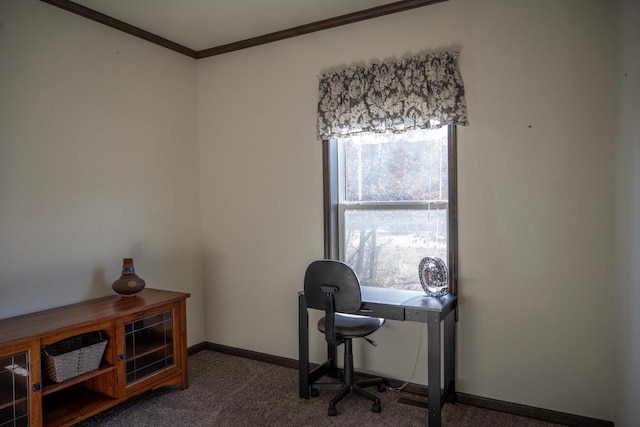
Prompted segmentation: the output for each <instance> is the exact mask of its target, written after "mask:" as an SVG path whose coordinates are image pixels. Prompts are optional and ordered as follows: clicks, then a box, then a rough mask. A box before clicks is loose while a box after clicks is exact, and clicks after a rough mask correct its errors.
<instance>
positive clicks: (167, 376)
mask: <svg viewBox="0 0 640 427" xmlns="http://www.w3.org/2000/svg"><path fill="white" fill-rule="evenodd" d="M166 311H171V312H172V317H171V319H172V322H173V326H172V328H173V342H172V346H173V365H172V366H168V367H166V368H164V369H162V370H160V371H158V372H155V373H153V374H151V375H149V376H148V377H146V378H143V379H140V380H138V381H136V382H134V383H132V384H129V385H127V380H126V377H127V372H126V368H127V360H126V342H125V341H126V336H125V324H127V323H129V322H133V321H136V320H140V319H143V318H145V317H150V316H154V315H157V314H160V313H163V312H166ZM180 322H181V310H180V305H179V304H178V303H169V304H165V305H162V306H159V307H155V308H153V309H148V310H143V311H140V312H138V313H135V314H132V315H130V316H126V317H123V318H122V319H119V321H118V325H117V329H118V331H121V332H119V334H120V335H119V336H120V337H121V338H120V339H119V340H118V341H119V343H118V344H119V345H120V348H119V349H118V354H121V355H124V359H123V360H122V361H120V363H119V366H118V376H119V377H120V379H121V381H122V386H123V388H124V396H126V397H130V396H133V395H135V394H139V393H141V392H142V391H145V390H148V389H149V386H150V385H151V384H154V385H155V387H159V386H161V385H167V384H180V383H181V377H182V376H183V375H184V373H182V375H181V376H177V375H176V374H178V373H181V367H182V352H181V347H183V346H184V344H183V343H182V332H181V329H182V328H181V325H180ZM156 383H157V384H156Z"/></svg>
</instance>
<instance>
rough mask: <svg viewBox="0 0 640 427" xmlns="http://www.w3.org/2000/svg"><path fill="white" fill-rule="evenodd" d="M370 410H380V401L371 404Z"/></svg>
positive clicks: (378, 411)
mask: <svg viewBox="0 0 640 427" xmlns="http://www.w3.org/2000/svg"><path fill="white" fill-rule="evenodd" d="M371 410H372V411H373V412H377V413H380V411H382V407H381V406H380V403H374V404H373V406H372V407H371Z"/></svg>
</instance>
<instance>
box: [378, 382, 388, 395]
mask: <svg viewBox="0 0 640 427" xmlns="http://www.w3.org/2000/svg"><path fill="white" fill-rule="evenodd" d="M378 391H379V392H380V393H384V392H385V391H387V386H386V385H384V384H383V383H380V384H378Z"/></svg>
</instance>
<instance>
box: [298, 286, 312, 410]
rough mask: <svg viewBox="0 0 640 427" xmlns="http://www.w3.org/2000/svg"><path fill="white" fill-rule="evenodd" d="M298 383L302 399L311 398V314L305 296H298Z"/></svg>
mask: <svg viewBox="0 0 640 427" xmlns="http://www.w3.org/2000/svg"><path fill="white" fill-rule="evenodd" d="M298 364H299V365H298V375H299V378H298V383H299V386H300V397H301V398H303V399H308V398H309V313H308V311H307V301H306V300H305V299H304V295H298Z"/></svg>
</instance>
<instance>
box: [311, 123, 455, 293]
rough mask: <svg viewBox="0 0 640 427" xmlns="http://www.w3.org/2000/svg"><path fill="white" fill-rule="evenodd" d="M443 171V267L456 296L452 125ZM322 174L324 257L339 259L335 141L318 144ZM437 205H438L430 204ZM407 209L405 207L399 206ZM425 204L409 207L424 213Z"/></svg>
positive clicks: (340, 213) (380, 206) (448, 130)
mask: <svg viewBox="0 0 640 427" xmlns="http://www.w3.org/2000/svg"><path fill="white" fill-rule="evenodd" d="M447 128H448V129H447V139H448V144H447V167H448V185H449V192H448V203H447V205H448V211H447V225H448V226H447V266H448V269H449V293H451V294H454V295H457V294H458V197H457V194H458V180H457V175H458V174H457V163H458V162H457V157H458V155H457V129H456V126H455V125H448V126H447ZM322 170H323V211H324V257H325V258H326V259H336V260H337V259H339V254H340V244H341V242H342V238H341V236H340V233H341V232H342V225H341V224H340V218H341V215H342V213H343V211H344V207H343V208H341V207H340V199H339V179H338V173H339V170H340V166H339V161H338V141H337V140H336V139H330V140H323V141H322ZM431 203H432V204H438V203H439V202H431ZM401 204H402V205H403V206H407V204H406V203H404V202H402V203H401ZM366 205H367V204H366V203H361V204H359V206H358V205H350V208H355V209H358V208H361V209H367V206H366ZM375 205H376V209H378V208H384V206H388V207H393V206H394V205H395V206H398V204H396V203H393V202H386V203H377V202H376V203H375ZM428 205H429V203H426V204H425V203H421V204H415V205H412V207H416V208H421V209H425V208H427V207H428Z"/></svg>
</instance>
